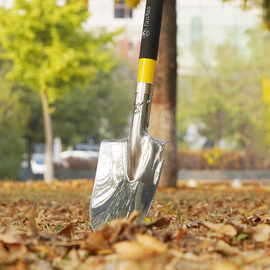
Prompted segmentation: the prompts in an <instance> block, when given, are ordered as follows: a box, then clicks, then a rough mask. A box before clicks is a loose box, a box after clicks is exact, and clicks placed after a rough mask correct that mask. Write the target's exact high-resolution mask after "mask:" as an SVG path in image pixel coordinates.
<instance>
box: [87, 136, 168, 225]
mask: <svg viewBox="0 0 270 270" xmlns="http://www.w3.org/2000/svg"><path fill="white" fill-rule="evenodd" d="M165 144H166V142H164V141H160V140H155V139H153V138H151V137H150V136H149V135H148V134H147V136H144V138H143V143H142V155H141V157H140V160H139V162H138V168H137V171H136V174H135V179H132V180H129V179H128V175H127V147H128V139H123V140H104V141H102V143H101V147H100V156H99V160H98V166H97V172H96V179H95V184H94V189H93V193H92V198H91V203H90V221H91V225H92V228H93V229H94V230H97V229H99V227H100V225H101V224H105V223H107V222H108V221H110V220H112V219H116V218H118V217H128V216H129V214H130V213H131V212H132V211H133V210H138V211H139V212H140V217H139V220H138V221H140V222H141V221H143V220H144V219H145V217H146V215H147V214H148V212H149V210H150V207H151V204H152V201H153V198H154V195H155V192H156V189H157V186H158V182H159V178H160V174H161V170H162V165H163V160H161V153H162V151H163V149H164V146H165Z"/></svg>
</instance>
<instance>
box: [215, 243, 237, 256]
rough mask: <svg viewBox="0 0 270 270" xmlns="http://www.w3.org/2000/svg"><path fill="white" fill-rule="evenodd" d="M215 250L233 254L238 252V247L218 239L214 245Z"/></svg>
mask: <svg viewBox="0 0 270 270" xmlns="http://www.w3.org/2000/svg"><path fill="white" fill-rule="evenodd" d="M216 251H218V252H222V253H223V254H225V255H229V256H234V255H237V254H239V252H240V251H239V249H238V247H232V246H230V245H229V244H227V243H225V242H224V241H222V240H219V241H218V242H217V245H216Z"/></svg>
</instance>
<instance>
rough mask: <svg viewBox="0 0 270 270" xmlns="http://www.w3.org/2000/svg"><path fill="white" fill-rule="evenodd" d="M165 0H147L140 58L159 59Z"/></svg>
mask: <svg viewBox="0 0 270 270" xmlns="http://www.w3.org/2000/svg"><path fill="white" fill-rule="evenodd" d="M163 2H164V0H147V2H146V7H145V13H144V22H143V31H142V40H141V50H140V57H139V58H150V59H154V60H157V53H158V43H159V35H160V27H161V18H162V11H163Z"/></svg>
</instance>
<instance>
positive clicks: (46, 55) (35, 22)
mask: <svg viewBox="0 0 270 270" xmlns="http://www.w3.org/2000/svg"><path fill="white" fill-rule="evenodd" d="M88 16H89V14H88V11H87V9H86V7H85V1H84V0H79V1H66V3H65V4H64V5H57V4H56V3H55V1H54V0H45V1H40V0H33V1H24V0H17V1H14V5H13V7H12V8H10V9H7V10H6V9H4V8H1V9H0V25H1V27H0V42H1V44H2V46H3V48H4V53H2V54H1V56H0V57H3V58H5V59H10V60H12V61H13V63H14V66H13V69H12V70H11V71H10V72H9V73H8V74H7V77H8V78H9V79H12V80H16V81H19V82H20V83H22V84H25V85H27V86H29V87H30V88H32V89H33V90H36V91H40V92H44V91H45V92H47V95H48V97H49V101H50V102H52V101H54V99H55V98H57V97H59V96H62V95H63V94H64V93H65V92H67V91H68V90H70V89H71V87H72V85H74V84H76V83H85V82H86V81H89V80H93V79H94V78H95V76H96V74H97V72H98V70H100V69H104V70H106V71H109V70H110V68H111V67H112V66H113V65H114V64H115V62H114V61H113V60H112V56H111V54H110V53H109V52H108V50H107V49H106V43H108V42H111V41H112V38H113V34H106V33H102V34H101V36H100V37H93V35H92V34H90V33H87V32H84V31H83V30H82V26H81V25H82V23H83V22H84V21H86V19H87V18H88Z"/></svg>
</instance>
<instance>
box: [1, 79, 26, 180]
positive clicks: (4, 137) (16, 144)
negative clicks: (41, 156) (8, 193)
mask: <svg viewBox="0 0 270 270" xmlns="http://www.w3.org/2000/svg"><path fill="white" fill-rule="evenodd" d="M0 93H1V94H0V178H1V179H17V178H18V175H19V173H20V165H21V162H22V157H23V153H24V150H25V148H24V146H25V145H24V140H23V135H24V128H25V124H26V122H27V118H28V115H29V110H28V108H27V107H26V106H24V104H22V103H21V102H20V100H19V95H18V94H16V93H13V92H12V90H11V85H10V84H9V83H7V82H4V81H3V76H2V75H1V76H0Z"/></svg>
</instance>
